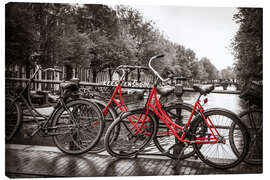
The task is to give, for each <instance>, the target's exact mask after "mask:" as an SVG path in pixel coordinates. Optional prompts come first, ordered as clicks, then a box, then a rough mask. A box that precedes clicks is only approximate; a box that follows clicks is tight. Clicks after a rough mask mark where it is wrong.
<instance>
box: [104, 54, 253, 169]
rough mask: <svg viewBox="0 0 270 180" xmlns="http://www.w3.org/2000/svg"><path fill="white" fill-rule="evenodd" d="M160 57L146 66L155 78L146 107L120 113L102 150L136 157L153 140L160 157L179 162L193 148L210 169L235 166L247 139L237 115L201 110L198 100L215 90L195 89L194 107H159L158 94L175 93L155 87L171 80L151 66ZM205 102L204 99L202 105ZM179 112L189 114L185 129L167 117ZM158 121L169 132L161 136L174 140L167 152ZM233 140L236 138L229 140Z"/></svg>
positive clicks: (245, 150)
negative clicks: (169, 157) (168, 155)
mask: <svg viewBox="0 0 270 180" xmlns="http://www.w3.org/2000/svg"><path fill="white" fill-rule="evenodd" d="M161 57H163V55H161V56H154V57H152V58H151V59H150V61H149V64H148V65H149V68H150V69H151V70H152V71H153V73H154V74H155V75H156V81H155V83H154V87H153V88H152V91H151V93H150V94H149V97H148V100H147V102H146V105H145V107H144V108H138V109H134V110H132V111H128V112H125V113H122V114H121V115H120V116H119V117H118V118H117V119H116V120H115V121H114V122H113V123H112V124H111V125H110V127H109V128H108V130H107V132H106V135H105V147H106V150H107V151H108V153H109V154H111V155H112V156H115V157H118V158H128V157H133V156H137V155H138V154H139V153H140V152H142V151H143V150H145V148H146V147H147V145H148V144H149V143H150V141H151V140H152V139H153V140H154V143H155V144H156V146H157V147H158V148H159V149H160V150H161V152H162V153H165V154H171V155H172V156H174V157H175V156H178V158H179V159H181V158H182V157H181V156H182V155H183V152H184V150H185V149H186V148H187V147H189V146H190V145H192V146H193V149H194V150H195V151H196V153H197V155H198V157H199V158H200V159H201V160H202V161H203V162H205V163H206V164H208V165H210V166H212V167H215V168H220V169H227V168H232V167H235V166H236V165H238V164H239V163H240V162H242V160H243V159H244V158H245V156H246V154H247V151H248V140H249V137H248V133H247V130H246V128H245V126H244V125H243V123H242V122H241V121H240V119H239V118H238V116H237V115H236V114H234V113H233V112H231V111H228V110H226V109H219V108H212V109H209V110H204V108H203V105H202V104H201V103H200V98H201V97H202V96H203V95H204V96H206V95H207V94H209V93H210V92H211V91H212V90H213V89H214V86H211V87H208V88H205V89H203V88H200V87H199V86H194V87H193V88H194V90H195V91H197V92H199V97H198V99H197V100H196V102H195V104H194V106H193V107H192V106H191V105H189V104H186V103H181V102H177V103H175V102H174V103H172V104H171V105H169V106H167V107H162V105H161V104H160V98H158V97H157V92H159V93H160V94H161V95H168V94H170V93H172V92H173V90H174V89H173V88H170V89H162V88H160V87H158V86H157V85H158V82H159V80H161V81H162V82H166V81H168V80H169V79H170V78H168V79H163V78H162V77H161V76H160V75H159V74H158V72H157V71H156V70H154V69H153V68H152V66H151V61H152V60H154V59H157V58H161ZM152 99H153V102H152ZM207 101H208V100H207V98H206V99H205V100H204V104H205V103H207ZM182 110H185V111H187V112H189V115H188V120H187V122H186V124H185V125H179V124H177V123H176V120H175V119H174V118H171V117H172V115H171V114H170V113H166V112H177V111H182ZM176 114H177V113H176ZM184 116H187V115H185V114H184V115H182V114H181V116H180V117H181V118H183V117H184ZM158 118H159V119H160V120H161V121H162V122H163V123H164V124H165V125H166V126H167V127H168V129H169V131H167V132H164V134H165V135H173V136H174V141H173V142H168V143H173V145H172V146H171V147H169V148H167V149H164V148H162V145H161V143H160V142H159V141H158V139H159V138H158V136H159V135H157V131H158V127H159V125H158V123H159V122H158V121H157V119H158ZM232 124H235V129H234V132H233V133H232V132H231V131H230V129H231V125H232ZM116 127H120V131H119V135H118V136H117V138H115V137H114V136H113V132H114V130H115V128H116ZM159 132H160V131H159ZM232 136H235V137H234V138H232ZM231 140H235V142H233V144H234V145H235V147H234V148H237V152H238V153H235V151H234V150H233V149H232V147H231V144H232V142H230V141H231ZM182 143H184V144H185V148H182V149H180V148H179V147H178V146H179V144H182ZM160 147H161V148H160ZM179 149H180V150H179Z"/></svg>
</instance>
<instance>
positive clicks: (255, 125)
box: [230, 109, 263, 165]
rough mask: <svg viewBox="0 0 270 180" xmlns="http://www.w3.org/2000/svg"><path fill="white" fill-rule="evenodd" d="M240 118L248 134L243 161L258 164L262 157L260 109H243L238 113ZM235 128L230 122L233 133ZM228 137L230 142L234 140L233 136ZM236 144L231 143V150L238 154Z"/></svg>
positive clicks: (260, 162)
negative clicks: (247, 149)
mask: <svg viewBox="0 0 270 180" xmlns="http://www.w3.org/2000/svg"><path fill="white" fill-rule="evenodd" d="M240 118H241V121H242V122H243V123H244V124H245V126H246V127H247V130H248V133H249V136H250V143H249V151H248V154H247V156H246V157H245V159H244V161H245V162H246V163H248V164H253V165H260V164H262V159H263V150H262V149H263V144H262V143H263V137H262V133H263V132H262V131H263V129H262V127H263V125H262V122H263V117H262V110H258V109H252V110H248V111H245V112H243V113H241V114H240ZM235 130H237V125H236V124H235V123H234V124H232V128H231V133H232V134H234V131H235ZM230 138H231V140H230V142H235V140H234V136H230ZM236 146H237V144H235V143H232V148H233V150H234V151H235V153H237V154H239V152H238V149H237V148H236Z"/></svg>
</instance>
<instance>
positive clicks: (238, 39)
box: [231, 8, 263, 80]
mask: <svg viewBox="0 0 270 180" xmlns="http://www.w3.org/2000/svg"><path fill="white" fill-rule="evenodd" d="M234 20H235V22H236V23H238V24H239V25H240V28H239V30H238V31H237V33H236V35H235V37H234V39H233V41H232V44H231V45H232V47H233V50H234V52H233V54H234V57H235V59H236V62H235V70H236V73H237V76H238V77H239V78H241V79H243V80H262V74H263V71H262V64H263V61H262V8H238V13H236V14H235V15H234Z"/></svg>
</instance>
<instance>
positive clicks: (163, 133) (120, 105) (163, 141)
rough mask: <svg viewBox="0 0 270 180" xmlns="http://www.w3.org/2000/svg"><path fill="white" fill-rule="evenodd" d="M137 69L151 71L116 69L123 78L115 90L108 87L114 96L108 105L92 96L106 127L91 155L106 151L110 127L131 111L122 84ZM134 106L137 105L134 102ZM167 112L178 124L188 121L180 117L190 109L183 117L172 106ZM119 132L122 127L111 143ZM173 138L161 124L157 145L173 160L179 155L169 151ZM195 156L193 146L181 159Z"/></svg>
mask: <svg viewBox="0 0 270 180" xmlns="http://www.w3.org/2000/svg"><path fill="white" fill-rule="evenodd" d="M137 69H140V70H145V71H149V68H148V67H145V66H129V65H121V66H118V67H117V68H116V70H115V72H118V74H119V75H120V76H121V77H120V78H119V81H118V84H117V86H116V88H115V89H112V87H108V88H107V89H106V90H105V91H106V92H107V94H112V95H111V97H110V99H108V103H106V102H104V99H106V97H104V96H99V95H93V94H91V96H92V99H91V100H93V101H94V102H95V103H97V104H98V105H99V106H100V108H101V109H102V111H103V114H104V119H105V126H104V129H103V133H102V136H101V137H100V140H99V142H98V144H97V145H96V146H95V147H94V148H93V149H92V150H91V151H90V152H91V153H99V152H102V151H104V150H105V147H104V136H105V133H106V131H107V129H108V127H109V126H110V124H111V123H112V122H113V121H114V120H115V119H116V118H117V117H118V115H119V114H120V113H121V112H127V111H128V110H130V109H128V105H127V104H125V102H124V98H123V95H122V83H123V82H124V78H125V77H126V76H127V75H129V74H130V73H132V72H133V71H135V70H137ZM175 79H177V80H185V79H182V78H175ZM112 84H115V82H114V83H112ZM173 89H174V88H173V87H169V88H168V87H167V88H165V89H161V88H160V89H159V91H161V93H162V92H164V91H168V90H169V91H171V92H172V90H173ZM103 91H104V90H103ZM167 95H169V93H167V92H165V94H164V93H163V96H167ZM132 104H133V106H134V105H135V104H134V102H133V103H132ZM136 107H138V106H136ZM136 107H135V108H136ZM133 108H134V107H133ZM165 111H166V112H167V113H168V114H170V116H171V118H174V119H175V121H176V122H182V121H183V122H186V121H187V120H186V119H184V118H181V117H180V116H181V115H183V114H188V112H189V109H188V110H185V109H182V110H181V115H180V114H179V112H180V111H179V109H175V107H172V106H169V107H167V108H166V110H165ZM186 111H188V112H186ZM194 113H196V114H198V112H194ZM130 122H132V119H130ZM119 132H120V126H116V127H115V128H114V130H113V133H111V134H112V135H111V136H114V137H113V138H111V141H113V140H114V139H116V138H117V137H118V136H119ZM172 136H173V134H172V133H171V132H170V129H169V128H168V127H167V126H166V125H165V124H163V125H162V124H161V125H160V126H159V131H158V132H157V136H156V137H155V145H156V147H157V148H158V149H159V150H160V151H162V152H163V154H164V155H167V156H169V157H171V158H177V155H176V154H175V153H172V152H170V151H167V149H168V148H169V147H170V146H171V145H170V143H168V142H172V140H171V139H172V138H173V137H172ZM165 151H166V152H165ZM194 154H195V151H194V149H193V148H192V147H191V146H189V147H188V148H186V149H185V151H184V152H183V155H182V156H181V158H183V159H184V158H188V157H190V156H192V155H194Z"/></svg>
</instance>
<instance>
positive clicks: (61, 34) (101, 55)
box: [6, 3, 218, 82]
mask: <svg viewBox="0 0 270 180" xmlns="http://www.w3.org/2000/svg"><path fill="white" fill-rule="evenodd" d="M18 29H20V30H18ZM34 53H39V54H41V56H42V59H41V60H42V63H43V65H44V66H52V65H55V64H58V65H69V66H73V67H78V66H83V67H89V68H91V69H92V73H93V76H92V77H93V79H92V81H93V82H96V76H97V73H98V72H100V71H102V70H103V69H105V68H110V69H113V68H115V67H117V66H118V65H120V64H131V65H132V64H133V65H134V64H136V65H147V64H148V61H149V59H150V58H151V57H152V56H154V55H159V54H165V57H164V58H163V59H160V61H156V62H154V66H155V68H156V69H157V70H158V71H159V72H160V73H161V74H162V75H169V74H171V73H172V74H175V75H177V76H185V77H190V78H193V79H201V80H204V79H215V78H217V77H218V76H217V70H216V68H215V67H214V65H212V64H211V62H210V60H209V59H207V58H203V59H201V60H200V61H198V59H197V57H196V53H195V52H194V51H193V50H192V49H189V48H186V47H184V46H183V45H180V44H176V43H173V42H171V41H170V40H168V39H167V38H166V37H165V36H164V35H163V34H162V33H161V32H160V31H159V30H158V29H157V28H156V27H155V24H154V22H152V21H149V20H145V19H144V17H143V15H142V14H141V13H140V12H139V11H137V10H136V9H133V8H131V7H128V6H116V7H115V8H111V7H109V6H106V5H99V4H94V5H91V4H85V5H73V4H52V3H9V4H7V5H6V63H24V62H26V61H28V60H29V57H30V56H31V54H34ZM110 73H111V71H110ZM110 75H111V74H110ZM69 77H70V76H69Z"/></svg>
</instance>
